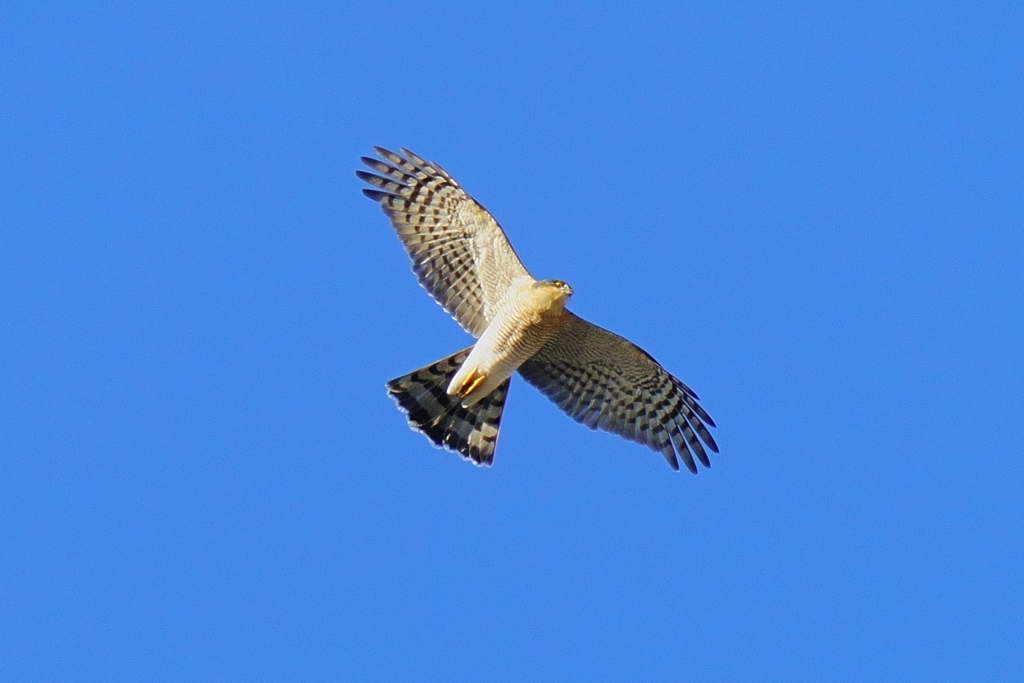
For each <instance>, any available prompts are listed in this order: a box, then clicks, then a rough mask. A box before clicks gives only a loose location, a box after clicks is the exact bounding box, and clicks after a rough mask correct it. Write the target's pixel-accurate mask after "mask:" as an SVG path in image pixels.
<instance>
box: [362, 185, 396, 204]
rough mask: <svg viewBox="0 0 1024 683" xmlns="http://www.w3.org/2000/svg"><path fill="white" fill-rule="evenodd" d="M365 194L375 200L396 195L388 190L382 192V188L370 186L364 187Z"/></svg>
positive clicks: (378, 200) (380, 200)
mask: <svg viewBox="0 0 1024 683" xmlns="http://www.w3.org/2000/svg"><path fill="white" fill-rule="evenodd" d="M363 194H364V195H366V196H367V197H369V198H370V199H372V200H373V201H375V202H382V201H384V200H385V199H387V198H388V197H394V195H393V194H388V193H387V192H381V191H380V190H371V189H370V188H368V187H364V188H363Z"/></svg>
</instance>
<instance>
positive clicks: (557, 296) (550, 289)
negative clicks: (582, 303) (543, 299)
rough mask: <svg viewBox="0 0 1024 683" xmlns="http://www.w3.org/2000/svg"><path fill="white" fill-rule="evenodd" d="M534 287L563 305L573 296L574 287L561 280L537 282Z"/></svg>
mask: <svg viewBox="0 0 1024 683" xmlns="http://www.w3.org/2000/svg"><path fill="white" fill-rule="evenodd" d="M533 286H534V287H535V288H538V289H543V290H544V293H545V294H547V295H548V296H550V297H551V298H552V299H553V300H555V301H559V302H560V303H561V304H563V305H564V304H565V302H566V301H568V300H569V297H570V296H572V287H570V286H569V285H567V284H566V283H564V282H562V281H561V280H537V282H535V283H534V284H533Z"/></svg>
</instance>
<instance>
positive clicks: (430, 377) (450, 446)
mask: <svg viewBox="0 0 1024 683" xmlns="http://www.w3.org/2000/svg"><path fill="white" fill-rule="evenodd" d="M472 350H473V348H472V347H470V348H468V349H463V350H462V351H459V352H458V353H455V354H453V355H451V356H448V357H447V358H444V359H442V360H439V361H437V362H436V363H431V364H430V365H428V366H426V367H424V368H420V369H419V370H416V371H415V372H412V373H409V374H408V375H403V376H402V377H398V378H395V379H393V380H391V381H390V382H388V383H387V387H388V394H389V395H390V396H391V398H393V399H395V401H396V402H397V403H398V407H399V408H401V409H402V410H403V411H404V412H405V413H406V416H407V417H408V419H409V426H410V427H412V428H413V429H415V430H416V431H418V432H420V433H422V434H423V435H425V436H426V437H427V438H428V439H430V442H431V443H433V444H434V445H435V446H438V447H440V448H445V449H447V450H450V451H453V452H455V453H458V454H459V455H460V456H462V457H463V458H464V459H466V460H471V461H472V462H473V463H474V464H476V465H490V464H491V462H492V461H493V460H494V447H495V445H497V442H498V430H499V429H500V428H501V413H502V411H503V410H504V409H505V398H506V397H507V396H508V385H509V382H510V381H511V378H509V379H507V380H505V382H504V383H502V384H501V386H499V387H498V388H497V389H495V390H494V391H492V392H491V393H490V394H489V395H488V396H486V397H485V398H483V399H481V400H480V401H478V402H477V403H474V404H473V405H472V406H470V407H469V408H464V407H463V406H462V403H461V402H460V399H458V398H456V397H454V396H449V395H448V393H447V388H448V383H449V382H451V379H452V376H454V375H455V373H456V371H457V370H458V369H459V367H460V366H461V365H462V363H463V362H464V361H465V360H466V357H467V356H469V352H470V351H472Z"/></svg>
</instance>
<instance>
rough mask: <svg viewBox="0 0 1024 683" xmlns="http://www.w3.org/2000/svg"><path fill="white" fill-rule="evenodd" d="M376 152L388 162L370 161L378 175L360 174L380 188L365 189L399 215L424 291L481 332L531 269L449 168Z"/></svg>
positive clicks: (394, 217) (395, 218)
mask: <svg viewBox="0 0 1024 683" xmlns="http://www.w3.org/2000/svg"><path fill="white" fill-rule="evenodd" d="M374 149H375V150H376V151H377V154H378V155H379V156H380V159H374V158H372V157H362V161H363V163H364V164H366V165H367V166H369V167H370V168H372V169H373V170H374V171H376V172H377V173H368V172H366V171H356V175H357V176H359V178H360V179H362V180H364V181H366V182H367V183H369V184H371V185H373V186H374V187H376V188H379V189H374V190H371V189H369V188H367V189H364V190H363V194H365V195H366V196H367V197H369V198H370V199H372V200H373V201H375V202H378V203H379V204H380V206H381V209H383V211H384V213H385V214H386V215H387V217H388V218H389V219H391V225H392V226H394V228H395V230H396V231H397V232H398V237H399V239H400V240H401V241H402V245H403V246H404V247H405V251H406V252H407V253H408V254H409V257H410V258H411V259H412V269H413V271H414V272H415V273H416V277H417V278H419V281H420V284H421V285H423V287H424V289H426V290H427V291H428V292H429V293H430V295H431V296H432V297H434V299H436V300H437V302H438V303H439V304H441V305H442V306H443V307H444V309H445V310H446V311H448V313H450V314H451V315H452V317H454V318H455V319H456V320H457V321H458V322H459V324H460V325H462V327H463V328H465V330H466V331H467V332H469V333H470V334H472V335H473V336H475V337H479V336H480V335H481V334H483V331H484V330H485V329H486V328H487V325H488V323H490V321H491V319H492V318H493V317H494V312H495V310H496V309H497V307H498V304H499V303H500V301H501V298H502V297H503V296H504V294H505V293H506V292H507V291H508V290H509V288H510V287H511V286H512V283H513V281H514V280H515V279H516V278H519V277H522V276H524V275H526V276H528V275H529V273H527V272H526V268H525V267H523V264H522V262H521V261H520V260H519V257H518V256H516V253H515V251H514V250H513V249H512V245H511V244H509V242H508V238H507V237H506V236H505V232H504V231H503V230H502V229H501V226H500V225H498V222H497V221H496V220H494V217H493V216H491V214H490V213H488V212H487V210H486V209H485V208H484V207H482V206H481V205H480V204H479V203H477V202H476V200H474V199H473V198H472V197H470V196H469V195H468V194H466V192H465V191H464V190H463V189H462V188H461V187H459V184H458V183H457V182H455V180H453V179H452V177H451V176H450V175H448V174H447V173H446V172H445V170H444V169H442V168H441V167H440V166H438V165H437V164H435V163H433V162H430V161H425V160H424V159H421V158H420V157H418V156H416V155H415V154H413V153H412V152H410V151H409V150H407V149H402V154H401V155H399V154H395V153H394V152H390V151H388V150H386V149H384V148H382V147H375V148H374ZM382 160H383V161H382ZM377 174H379V175H377Z"/></svg>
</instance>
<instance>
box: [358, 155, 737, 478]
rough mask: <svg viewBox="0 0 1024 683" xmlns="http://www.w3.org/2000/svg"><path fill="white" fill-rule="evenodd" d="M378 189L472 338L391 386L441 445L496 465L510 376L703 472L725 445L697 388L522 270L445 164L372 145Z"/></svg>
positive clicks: (442, 300) (587, 419)
mask: <svg viewBox="0 0 1024 683" xmlns="http://www.w3.org/2000/svg"><path fill="white" fill-rule="evenodd" d="M374 149H375V150H376V152H377V155H378V156H379V157H380V158H379V159H376V158H372V157H363V158H362V161H363V163H364V164H366V165H367V166H368V167H369V168H371V169H372V170H373V171H374V172H373V173H369V172H367V171H356V175H357V176H359V178H360V179H362V180H364V181H366V182H367V183H369V184H370V185H372V186H373V188H372V189H371V188H364V189H363V194H365V195H366V196H367V197H369V198H370V199H372V200H373V201H375V202H377V203H379V204H380V206H381V209H383V211H384V214H385V215H386V216H387V217H388V218H389V219H390V220H391V225H392V226H393V227H394V229H395V231H396V232H397V233H398V238H399V239H400V240H401V241H402V246H404V247H405V251H406V252H407V253H408V254H409V257H410V258H411V259H412V264H413V265H412V269H413V271H414V272H415V273H416V276H417V278H419V281H420V284H421V285H423V287H424V289H426V290H427V292H429V293H430V295H431V296H432V297H434V299H436V300H437V302H438V303H439V304H441V306H443V307H444V309H445V310H446V311H448V313H450V314H451V315H452V317H454V318H455V320H457V321H458V322H459V324H460V325H462V327H463V328H465V330H466V331H467V332H469V333H470V334H471V335H473V336H474V337H476V339H477V342H476V344H474V345H473V346H471V347H469V348H467V349H463V350H462V351H459V352H457V353H454V354H452V355H451V356H448V357H447V358H443V359H441V360H439V361H437V362H436V363H431V364H430V365H428V366H426V367H424V368H421V369H419V370H417V371H415V372H413V373H410V374H408V375H404V376H402V377H399V378H397V379H393V380H391V381H390V382H388V383H387V388H388V393H389V394H390V395H391V397H392V398H394V399H395V401H397V402H398V405H399V407H401V408H402V410H404V411H405V412H406V413H407V415H408V419H409V425H410V426H411V427H412V428H413V429H415V430H417V431H420V432H422V433H423V434H425V435H426V436H427V438H428V439H430V441H431V442H433V443H434V444H435V445H436V446H441V447H444V448H447V449H449V450H452V451H455V452H456V453H458V454H459V455H461V456H462V457H463V458H467V459H469V460H472V461H473V462H474V463H476V464H477V465H490V464H491V462H492V460H493V459H494V447H495V444H496V443H497V440H498V429H499V427H500V425H501V412H502V410H503V409H504V407H505V398H506V397H507V396H508V386H509V382H510V381H511V378H512V373H514V372H516V371H517V370H518V371H519V374H520V375H522V376H523V378H524V379H525V380H526V381H527V382H529V383H530V384H532V385H533V386H535V387H537V388H538V389H540V391H541V392H543V393H544V394H545V395H546V396H547V397H548V398H549V399H551V400H552V401H553V402H554V403H555V404H556V405H557V406H558V407H559V408H561V409H562V410H563V411H565V412H566V413H567V414H568V415H569V416H570V417H571V418H572V419H574V420H576V421H577V422H579V423H581V424H585V425H587V426H588V427H590V428H591V429H603V430H605V431H608V432H612V433H614V434H618V435H620V436H622V437H625V438H626V439H630V440H631V441H636V442H638V443H641V444H644V445H645V446H649V447H650V448H651V449H652V450H654V451H657V452H659V453H661V454H662V455H663V456H665V460H667V461H668V464H669V465H670V466H671V467H672V469H674V470H678V469H679V460H678V458H677V457H676V456H677V455H678V456H679V457H680V458H682V459H683V462H684V463H685V464H686V467H687V468H688V469H689V470H690V471H691V472H693V473H694V474H696V473H697V465H696V463H695V462H694V458H696V459H697V460H699V461H700V462H701V463H702V464H703V465H704V466H705V467H710V466H711V462H710V460H708V453H707V452H708V451H709V450H710V451H714V452H715V453H717V452H718V445H717V444H716V443H715V440H714V438H712V436H711V433H710V432H709V431H708V427H709V426H711V427H714V426H715V423H714V421H713V420H712V419H711V417H710V416H709V415H708V414H707V413H706V412H705V411H704V409H703V408H701V407H700V405H699V404H698V403H697V394H695V393H694V392H693V390H692V389H690V388H689V387H688V386H686V385H685V384H683V383H682V382H681V381H679V380H678V379H676V378H675V377H673V376H672V375H671V374H669V373H668V372H667V371H666V370H665V369H664V368H663V367H661V365H659V364H658V362H657V361H656V360H654V359H653V358H652V357H651V356H650V355H649V354H648V353H647V352H645V351H644V350H643V349H641V348H640V347H638V346H636V345H635V344H633V343H631V342H629V341H628V340H626V339H623V338H622V337H620V336H618V335H617V334H613V333H611V332H609V331H607V330H604V329H601V328H600V327H598V326H596V325H592V324H591V323H589V322H587V321H586V320H584V319H582V318H580V317H579V316H577V315H575V314H573V313H572V312H570V311H569V310H568V309H566V308H565V303H566V301H568V300H569V297H570V296H572V288H570V287H569V285H567V284H565V283H564V282H562V281H560V280H535V279H534V278H533V277H531V276H530V274H529V273H528V272H526V268H525V267H523V264H522V262H520V260H519V257H518V256H516V253H515V251H514V250H513V249H512V245H511V244H509V241H508V238H507V237H506V236H505V233H504V231H503V230H502V229H501V226H500V225H498V222H497V221H495V220H494V218H493V217H492V216H491V214H490V213H488V212H487V210H486V209H484V207H483V206H481V205H480V204H479V203H477V202H476V201H475V200H474V199H473V198H472V197H470V196H469V195H468V194H467V193H466V192H465V191H464V190H463V189H462V188H461V187H460V186H459V184H458V183H457V182H455V180H454V179H453V178H452V177H451V176H450V175H448V173H447V172H445V170H444V169H443V168H441V167H440V166H438V165H437V164H435V163H434V162H432V161H425V160H424V159H421V158H420V157H418V156H416V155H415V154H413V153H412V152H410V151H409V150H407V149H402V150H401V152H402V153H401V154H395V153H394V152H390V151H388V150H386V149H383V148H381V147H376V148H374Z"/></svg>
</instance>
